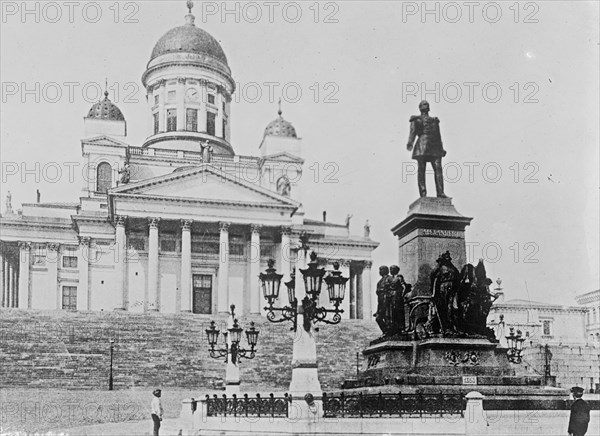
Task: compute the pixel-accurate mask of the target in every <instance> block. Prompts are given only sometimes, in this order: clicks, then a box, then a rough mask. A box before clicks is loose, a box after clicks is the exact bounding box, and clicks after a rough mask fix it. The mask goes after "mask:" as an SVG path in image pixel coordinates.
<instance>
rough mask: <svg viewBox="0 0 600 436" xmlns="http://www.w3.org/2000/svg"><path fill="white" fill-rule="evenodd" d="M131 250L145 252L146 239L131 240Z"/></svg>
mask: <svg viewBox="0 0 600 436" xmlns="http://www.w3.org/2000/svg"><path fill="white" fill-rule="evenodd" d="M129 248H131V249H133V250H135V251H144V250H145V248H146V247H145V245H144V239H143V238H129Z"/></svg>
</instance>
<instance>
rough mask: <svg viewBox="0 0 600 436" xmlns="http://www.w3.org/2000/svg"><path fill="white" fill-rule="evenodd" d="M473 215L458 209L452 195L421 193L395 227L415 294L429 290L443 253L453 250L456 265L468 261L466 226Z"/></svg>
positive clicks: (400, 256)
mask: <svg viewBox="0 0 600 436" xmlns="http://www.w3.org/2000/svg"><path fill="white" fill-rule="evenodd" d="M472 219H473V218H469V217H465V216H463V215H461V214H460V213H458V211H457V210H456V208H455V207H454V205H453V204H452V199H451V198H439V197H422V198H419V199H418V200H417V201H415V202H413V203H412V204H411V205H410V206H409V209H408V214H407V216H406V218H405V219H404V220H402V221H401V222H400V223H399V224H398V225H396V226H395V227H394V228H392V233H393V234H394V235H395V236H396V237H397V238H398V266H399V267H400V273H401V274H402V275H403V276H404V280H405V281H406V282H407V283H411V284H412V285H413V292H414V295H427V294H430V288H431V283H430V274H431V271H432V270H433V269H434V268H435V266H436V262H435V261H436V259H437V258H438V256H439V255H440V254H441V253H444V252H446V251H449V252H450V253H452V260H453V262H454V264H455V265H461V266H462V265H464V264H465V263H466V262H467V253H466V245H465V227H466V226H468V225H469V224H470V223H471V220H472Z"/></svg>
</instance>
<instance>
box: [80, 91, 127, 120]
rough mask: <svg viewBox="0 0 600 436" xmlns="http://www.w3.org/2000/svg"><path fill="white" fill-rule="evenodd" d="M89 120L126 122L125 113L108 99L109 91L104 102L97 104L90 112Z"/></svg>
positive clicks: (105, 94)
mask: <svg viewBox="0 0 600 436" xmlns="http://www.w3.org/2000/svg"><path fill="white" fill-rule="evenodd" d="M87 118H95V119H99V120H112V121H125V117H124V116H123V112H121V109H119V108H118V106H117V105H116V104H114V103H113V102H112V101H110V99H109V98H108V91H105V92H104V100H100V101H99V102H98V103H96V104H95V105H94V106H92V108H91V109H90V111H89V112H88V115H87Z"/></svg>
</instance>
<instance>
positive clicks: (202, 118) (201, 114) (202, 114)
mask: <svg viewBox="0 0 600 436" xmlns="http://www.w3.org/2000/svg"><path fill="white" fill-rule="evenodd" d="M200 97H201V98H202V100H201V101H202V106H201V107H200V110H199V111H198V131H199V132H206V118H207V115H206V105H207V103H208V92H207V90H206V83H202V82H200Z"/></svg>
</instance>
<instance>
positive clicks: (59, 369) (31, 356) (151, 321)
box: [0, 309, 379, 391]
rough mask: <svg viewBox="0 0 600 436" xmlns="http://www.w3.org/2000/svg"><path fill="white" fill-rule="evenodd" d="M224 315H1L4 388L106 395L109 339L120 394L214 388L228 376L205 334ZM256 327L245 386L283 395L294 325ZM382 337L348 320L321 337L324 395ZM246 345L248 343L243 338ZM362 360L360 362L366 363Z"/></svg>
mask: <svg viewBox="0 0 600 436" xmlns="http://www.w3.org/2000/svg"><path fill="white" fill-rule="evenodd" d="M212 319H214V320H215V321H218V323H220V324H221V329H222V330H223V329H225V326H226V317H225V316H212V315H192V314H156V313H152V314H150V313H145V314H135V313H121V312H112V311H111V312H95V313H94V312H65V311H35V310H10V309H2V310H1V311H0V344H1V347H0V348H1V354H0V366H1V367H2V371H1V372H0V387H16V386H31V387H53V388H72V389H77V388H81V389H105V388H106V387H107V384H108V373H109V339H111V338H113V339H114V340H115V344H114V353H113V359H114V363H113V375H114V386H115V389H124V388H130V387H135V386H163V387H185V388H191V387H203V388H212V387H213V386H214V384H215V383H216V382H217V381H220V380H222V379H224V377H225V364H224V359H218V360H215V359H211V358H210V357H209V356H208V351H207V348H208V345H207V341H206V333H205V329H206V328H208V326H209V323H210V321H211V320H212ZM250 321H255V322H256V324H257V328H258V329H259V330H260V332H261V333H260V336H259V346H258V350H259V351H258V353H257V356H256V358H255V359H253V360H242V363H241V366H240V369H241V379H242V384H243V387H246V388H248V389H251V388H252V387H253V386H261V387H262V389H266V388H270V389H273V390H281V391H285V390H286V389H287V388H288V385H289V382H290V379H291V357H292V344H293V338H294V334H293V332H291V331H290V330H289V327H290V323H289V322H288V323H282V324H272V323H269V322H267V321H266V319H265V318H264V317H260V316H244V317H240V324H241V325H242V327H247V326H248V324H249V323H250ZM378 335H379V333H378V328H377V326H376V324H375V323H374V322H373V321H370V320H369V321H364V320H344V321H342V323H341V324H340V325H333V326H332V325H324V326H321V329H320V331H319V332H318V333H317V353H318V358H319V374H320V379H321V383H322V387H323V389H324V390H331V389H336V388H339V386H340V384H341V382H342V381H343V380H344V379H345V378H349V377H352V376H353V375H354V374H355V372H356V352H357V351H359V350H362V349H363V348H364V347H365V346H366V345H367V344H368V342H369V341H370V340H372V339H374V338H375V337H377V336H378ZM243 344H244V345H245V338H244V339H243ZM361 359H362V357H361Z"/></svg>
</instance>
